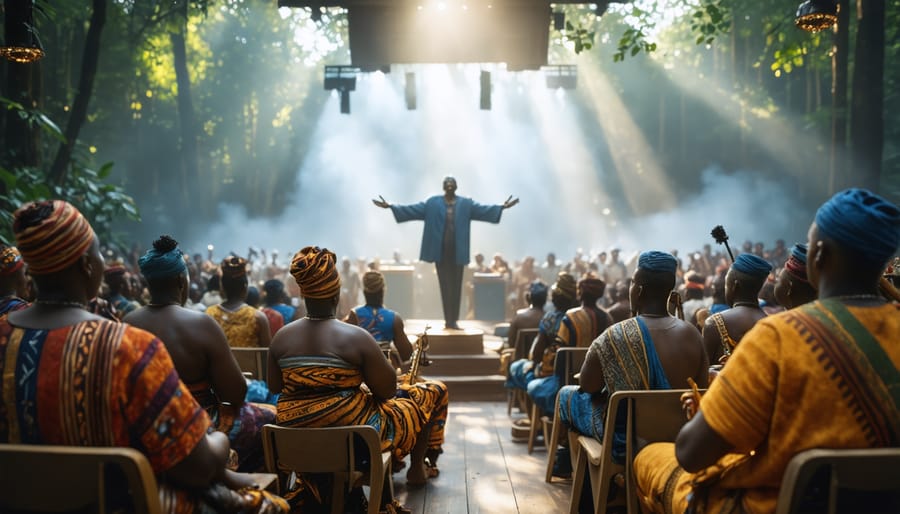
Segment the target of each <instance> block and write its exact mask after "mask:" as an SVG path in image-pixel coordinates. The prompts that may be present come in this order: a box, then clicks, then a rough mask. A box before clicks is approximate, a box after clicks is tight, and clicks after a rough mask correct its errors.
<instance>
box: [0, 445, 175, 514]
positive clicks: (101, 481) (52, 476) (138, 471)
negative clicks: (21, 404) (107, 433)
mask: <svg viewBox="0 0 900 514" xmlns="http://www.w3.org/2000/svg"><path fill="white" fill-rule="evenodd" d="M0 469H2V470H3V477H2V479H0V512H67V511H69V512H70V511H73V510H76V509H81V508H86V509H88V510H89V511H92V512H98V513H100V514H104V513H106V512H107V511H108V509H110V510H109V511H110V512H111V509H112V508H113V507H116V506H117V502H116V501H114V500H111V499H113V498H114V499H115V500H127V501H130V502H131V507H130V508H128V509H127V511H128V512H135V513H138V514H161V513H162V508H161V507H160V503H159V490H158V488H157V484H156V477H155V476H154V475H153V470H152V469H151V468H150V463H149V462H148V461H147V458H146V457H145V456H144V455H143V454H142V453H141V452H139V451H137V450H135V449H133V448H96V447H90V448H83V447H74V446H51V445H37V444H0ZM123 483H124V484H127V485H126V486H125V487H127V492H126V491H123V490H122V489H121V487H123V486H122V484H123ZM110 503H112V505H110Z"/></svg>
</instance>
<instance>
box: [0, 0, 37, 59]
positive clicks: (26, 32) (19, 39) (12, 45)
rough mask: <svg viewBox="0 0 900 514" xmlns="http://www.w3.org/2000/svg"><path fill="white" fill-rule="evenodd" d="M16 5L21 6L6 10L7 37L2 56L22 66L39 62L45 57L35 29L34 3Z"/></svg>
mask: <svg viewBox="0 0 900 514" xmlns="http://www.w3.org/2000/svg"><path fill="white" fill-rule="evenodd" d="M8 4H9V3H8ZM15 4H19V5H16V6H15V7H7V10H6V22H5V24H4V25H5V28H6V37H5V42H4V44H3V46H0V56H3V57H5V58H6V59H8V60H10V61H12V62H16V63H21V64H24V63H29V62H34V61H37V60H38V59H40V58H41V57H43V56H44V49H43V48H42V47H41V41H40V39H38V36H37V32H36V30H35V28H34V2H33V1H32V2H13V5H15Z"/></svg>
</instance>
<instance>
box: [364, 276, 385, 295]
mask: <svg viewBox="0 0 900 514" xmlns="http://www.w3.org/2000/svg"><path fill="white" fill-rule="evenodd" d="M383 289H384V275H382V274H381V273H379V272H377V271H367V272H366V274H365V275H363V292H364V293H378V292H380V291H382V290H383Z"/></svg>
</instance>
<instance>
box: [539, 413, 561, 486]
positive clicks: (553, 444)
mask: <svg viewBox="0 0 900 514" xmlns="http://www.w3.org/2000/svg"><path fill="white" fill-rule="evenodd" d="M562 430H563V428H562V422H561V421H560V420H559V398H558V397H557V399H556V406H555V407H554V412H553V426H552V428H551V429H550V438H549V439H545V441H546V444H545V446H546V448H547V474H546V476H545V477H544V481H545V482H547V483H548V484H549V483H550V482H553V465H554V464H556V449H557V447H559V436H560V433H561V432H562Z"/></svg>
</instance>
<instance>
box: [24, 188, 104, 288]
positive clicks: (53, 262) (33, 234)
mask: <svg viewBox="0 0 900 514" xmlns="http://www.w3.org/2000/svg"><path fill="white" fill-rule="evenodd" d="M13 217H14V221H13V232H14V233H15V234H16V245H17V246H18V248H19V251H20V252H21V253H22V258H23V259H24V260H25V262H26V263H28V270H29V272H30V273H31V274H33V275H47V274H50V273H55V272H57V271H61V270H64V269H66V268H67V267H69V266H71V265H72V264H74V263H75V261H77V260H78V258H79V257H81V256H82V255H84V254H85V252H87V251H88V248H90V247H91V244H92V243H93V242H94V237H95V235H94V229H93V228H91V224H90V223H88V221H87V219H85V217H84V216H82V215H81V213H80V212H78V209H76V208H75V206H73V205H72V204H70V203H68V202H66V201H63V200H44V201H40V202H30V203H27V204H25V205H23V206H21V207H19V209H18V210H16V212H15V214H13Z"/></svg>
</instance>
